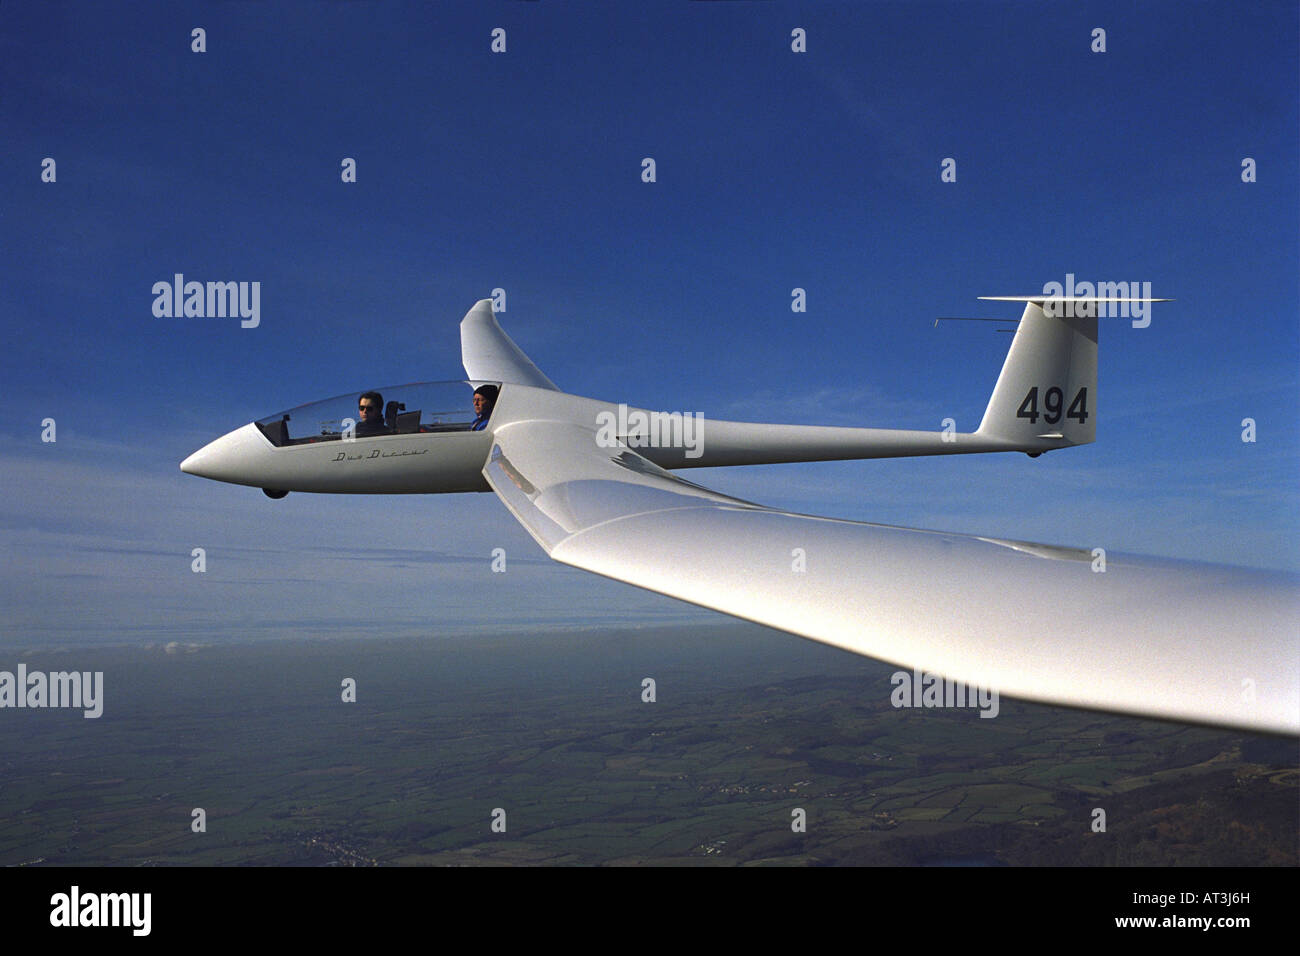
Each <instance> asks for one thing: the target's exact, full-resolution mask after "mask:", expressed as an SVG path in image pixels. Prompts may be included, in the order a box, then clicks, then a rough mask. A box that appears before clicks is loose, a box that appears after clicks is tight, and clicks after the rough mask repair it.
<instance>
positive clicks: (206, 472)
mask: <svg viewBox="0 0 1300 956" xmlns="http://www.w3.org/2000/svg"><path fill="white" fill-rule="evenodd" d="M259 442H260V443H261V444H262V445H265V444H266V439H265V438H263V437H262V435H261V434H260V433H259V432H258V431H257V426H256V425H254V424H252V423H249V424H247V425H245V426H244V427H243V428H236V429H235V430H234V431H233V432H229V433H227V434H225V435H222V436H221V437H220V438H218V439H217V440H216V441H212V442H209V443H208V444H206V445H204V446H203V447H202V448H200V449H199V450H198V451H196V452H195V453H194V454H192V455H190V456H189V457H188V458H186V459H185V460H184V461H183V462H181V471H183V472H185V473H186V474H187V475H198V476H199V477H200V478H211V479H213V480H214V481H231V482H234V483H236V484H250V483H253V480H254V479H255V475H254V474H253V472H254V470H256V467H257V461H258V458H259V455H258V452H259V451H260V450H261V449H259V448H258V447H257V444H258V443H259Z"/></svg>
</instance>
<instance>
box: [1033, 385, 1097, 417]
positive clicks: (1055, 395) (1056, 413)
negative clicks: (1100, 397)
mask: <svg viewBox="0 0 1300 956" xmlns="http://www.w3.org/2000/svg"><path fill="white" fill-rule="evenodd" d="M1064 402H1065V395H1064V393H1063V392H1062V391H1061V390H1060V389H1059V388H1057V387H1056V386H1055V385H1053V386H1052V387H1051V388H1049V389H1048V390H1047V391H1046V392H1044V393H1043V410H1042V412H1041V414H1042V416H1043V421H1044V422H1046V423H1047V424H1048V425H1055V424H1056V423H1057V422H1059V421H1060V420H1061V407H1062V405H1063V403H1064ZM1039 414H1040V413H1039V410H1038V386H1037V385H1035V386H1034V387H1033V388H1031V389H1030V390H1029V394H1028V395H1026V396H1025V400H1024V401H1023V402H1021V403H1020V410H1019V411H1017V412H1016V418H1027V419H1029V424H1031V425H1036V424H1038V416H1039ZM1065 417H1066V418H1073V419H1074V420H1075V421H1077V422H1078V423H1079V424H1080V425H1082V424H1083V423H1084V422H1086V421H1087V420H1088V389H1087V388H1081V389H1079V391H1078V392H1077V393H1076V394H1075V396H1074V401H1072V402H1070V407H1069V408H1067V409H1066V410H1065Z"/></svg>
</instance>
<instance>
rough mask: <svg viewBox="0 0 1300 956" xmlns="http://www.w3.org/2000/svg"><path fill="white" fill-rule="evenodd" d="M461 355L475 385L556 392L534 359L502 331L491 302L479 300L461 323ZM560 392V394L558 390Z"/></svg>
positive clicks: (552, 383) (467, 373)
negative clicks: (509, 384)
mask: <svg viewBox="0 0 1300 956" xmlns="http://www.w3.org/2000/svg"><path fill="white" fill-rule="evenodd" d="M460 355H461V362H462V364H463V365H464V366H465V374H466V375H468V376H469V377H470V380H471V381H474V382H503V383H513V384H515V385H531V386H532V387H533V388H549V389H553V390H557V389H555V383H554V382H552V381H551V380H550V379H549V378H547V377H546V376H545V375H543V374H542V370H541V369H539V368H538V367H537V366H536V365H534V364H533V361H532V359H530V358H529V357H528V356H527V355H525V354H524V353H523V350H521V349H520V348H519V346H517V345H515V343H514V341H513V340H512V339H511V338H510V336H508V335H506V334H505V332H503V331H501V326H499V325H498V324H497V319H496V316H495V315H493V314H492V300H491V299H480V300H479V301H478V302H475V303H474V307H473V308H472V309H470V310H469V311H468V312H466V313H465V318H463V319H461V320H460ZM557 391H558V390H557Z"/></svg>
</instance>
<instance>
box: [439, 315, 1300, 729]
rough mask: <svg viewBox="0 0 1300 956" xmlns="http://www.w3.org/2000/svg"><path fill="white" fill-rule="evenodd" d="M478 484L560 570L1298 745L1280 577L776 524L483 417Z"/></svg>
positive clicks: (1025, 693)
mask: <svg viewBox="0 0 1300 956" xmlns="http://www.w3.org/2000/svg"><path fill="white" fill-rule="evenodd" d="M480 304H481V303H480ZM466 321H467V322H468V321H469V319H468V318H467V319H466ZM493 325H495V322H493ZM462 328H463V327H462ZM506 341H507V342H508V341H509V340H508V339H507V340H506ZM511 344H512V345H513V343H511ZM525 361H526V360H525ZM531 365H532V363H531V362H530V363H529V366H531ZM466 368H467V369H468V368H469V361H468V359H467V360H466ZM470 374H471V377H478V375H477V373H476V371H475V370H470ZM537 374H539V375H540V374H541V373H540V372H539V373H537ZM496 377H497V378H500V377H501V376H500V375H497V376H496ZM483 473H484V475H485V476H486V478H487V480H488V482H489V483H490V484H491V485H492V488H493V489H494V490H495V491H496V493H497V495H498V496H499V497H500V498H501V499H502V501H504V502H505V504H506V506H507V507H508V508H509V509H510V510H511V511H512V512H513V513H514V515H515V517H516V518H518V519H519V521H520V522H521V523H522V524H523V525H524V527H525V528H527V529H528V531H529V532H530V533H531V534H532V535H533V537H534V538H536V539H537V541H538V543H539V544H541V546H542V547H543V548H544V549H546V551H547V553H548V554H550V556H551V557H552V558H555V559H556V560H557V561H562V562H564V563H565V564H571V565H574V566H575V567H579V568H584V569H586V570H588V571H594V572H596V573H597V574H603V575H605V576H607V577H611V578H615V579H617V580H619V581H626V582H628V583H629V584H635V585H638V586H640V587H644V588H648V589H650V590H652V591H658V592H660V593H662V594H668V595H671V596H673V597H676V598H681V599H682V600H685V601H690V602H692V603H694V604H700V605H703V606H704V607H708V608H713V609H715V610H718V611H722V612H723V613H726V614H731V615H734V616H736V617H740V618H745V619H747V620H751V621H757V622H759V623H761V624H766V625H769V626H771V627H775V628H780V629H781V630H785V631H790V632H791V633H794V634H799V635H802V636H803V637H808V638H812V639H813V640H817V641H822V642H824V643H827V644H833V645H835V646H837V647H842V648H844V649H846V650H849V651H853V652H855V653H858V654H865V655H867V656H869V657H874V658H878V659H880V660H884V661H889V662H891V663H894V664H896V665H899V666H901V667H905V668H917V669H920V670H922V671H926V672H929V673H932V674H941V675H944V676H946V677H947V678H949V679H951V680H956V681H963V682H965V683H966V684H967V685H969V686H977V687H980V688H984V689H987V690H997V691H999V692H1000V693H1003V694H1008V695H1011V696H1014V697H1019V698H1023V699H1026V700H1036V701H1042V702H1045V703H1052V704H1064V705H1068V706H1076V707H1086V708H1096V709H1099V710H1106V711H1115V712H1120V713H1128V714H1136V715H1142V716H1150V717H1161V718H1168V719H1172V720H1179V721H1188V722H1192V723H1208V724H1216V725H1225V726H1232V727H1241V728H1247V729H1252V730H1263V731H1271V732H1281V733H1289V734H1295V733H1300V666H1298V661H1300V655H1298V654H1297V643H1296V635H1297V621H1300V599H1298V597H1297V596H1298V595H1300V587H1298V586H1297V578H1296V576H1294V575H1288V574H1283V573H1272V572H1265V571H1253V570H1246V569H1241V568H1229V567H1221V566H1215V565H1204V564H1194V563H1189V562H1179V561H1163V560H1160V559H1151V558H1133V557H1130V556H1124V555H1117V554H1114V553H1109V554H1107V555H1105V570H1104V571H1102V572H1098V571H1095V570H1094V567H1095V566H1098V567H1099V566H1100V565H1098V564H1097V563H1096V560H1095V558H1094V555H1093V554H1092V553H1091V552H1090V551H1087V550H1079V549H1073V548H1058V547H1053V546H1049V545H1036V544H1030V543H1027V542H1019V541H1003V540H998V539H992V538H978V537H972V536H968V535H960V534H945V533H940V532H931V531H920V530H916V529H911V528H896V527H889V526H885V525H873V524H862V523H858V522H852V521H840V520H834V519H829V518H818V517H813V516H809V515H798V514H790V513H787V512H783V511H777V510H774V509H771V508H765V507H762V506H759V505H754V504H750V503H748V502H743V501H739V500H737V499H734V498H728V497H726V496H725V495H719V494H715V493H714V492H711V491H708V490H707V489H704V488H701V487H699V486H698V485H694V484H692V483H690V482H687V481H684V480H682V479H680V478H677V477H676V476H674V475H673V474H671V473H670V472H667V471H664V470H663V469H661V468H659V467H658V466H656V465H654V464H652V463H651V462H649V461H647V460H646V459H645V458H643V457H642V456H640V455H638V454H637V453H636V452H634V451H632V450H631V449H629V448H626V447H624V446H622V445H619V446H617V447H613V448H602V447H598V445H597V443H596V433H595V432H594V431H593V430H592V429H590V428H586V427H583V426H581V425H578V424H575V423H573V422H567V421H541V420H526V421H524V420H519V421H513V422H505V421H503V422H498V423H497V427H496V430H495V442H494V445H493V449H492V452H491V456H490V458H489V460H488V462H487V464H486V466H485V467H484V471H483ZM801 565H802V566H803V570H799V568H800V566H801Z"/></svg>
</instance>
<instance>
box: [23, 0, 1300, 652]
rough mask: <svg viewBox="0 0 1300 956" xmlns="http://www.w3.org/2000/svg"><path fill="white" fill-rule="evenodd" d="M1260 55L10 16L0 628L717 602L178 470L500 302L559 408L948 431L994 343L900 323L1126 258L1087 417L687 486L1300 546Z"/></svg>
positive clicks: (1264, 33)
mask: <svg viewBox="0 0 1300 956" xmlns="http://www.w3.org/2000/svg"><path fill="white" fill-rule="evenodd" d="M196 27H201V28H203V29H204V30H205V31H206V52H202V53H196V52H193V51H192V50H191V44H192V39H191V31H192V30H193V29H194V28H196ZM497 28H500V29H502V30H504V31H505V43H506V49H505V52H502V53H494V52H493V51H492V49H491V47H492V42H493V36H492V34H493V30H494V29H497ZM1096 28H1101V29H1103V30H1104V31H1105V51H1104V52H1094V51H1093V49H1092V47H1093V46H1094V44H1095V42H1096V41H1094V38H1093V31H1094V30H1095V29H1096ZM795 29H801V30H803V31H804V32H805V35H806V52H795V51H793V50H792V48H791V47H792V43H793V42H794V41H793V40H792V36H791V33H792V31H793V30H795ZM1298 36H1300V22H1298V14H1297V7H1296V4H1295V3H1294V2H1277V3H1267V2H1266V3H1252V4H1237V3H1188V2H1183V0H1179V2H1171V3H1143V4H1133V3H1129V2H1123V3H1086V2H1084V3H1079V2H1069V3H1044V2H1033V3H976V2H955V3H883V4H873V3H852V4H832V3H812V2H803V3H787V2H772V3H745V2H726V3H693V2H685V0H681V2H676V0H675V2H659V3H637V4H630V3H629V4H621V3H620V4H610V3H594V2H593V3H582V4H580V3H564V2H550V0H542V2H538V3H526V2H504V0H503V2H474V3H436V4H434V3H390V2H382V0H376V2H364V0H358V2H319V3H308V4H288V3H245V2H210V3H182V2H167V3H145V2H136V3H130V4H103V3H97V2H95V3H92V2H79V3H58V2H39V3H37V2H14V0H6V2H4V3H3V4H0V133H3V142H4V147H3V149H2V150H0V183H2V184H3V189H2V190H0V251H2V252H3V255H0V316H2V317H3V322H4V328H5V332H6V333H7V336H6V337H7V347H6V348H5V349H4V350H3V353H0V369H3V380H4V383H5V386H6V388H5V391H6V393H7V394H8V395H9V396H10V397H11V399H13V400H14V405H13V407H11V410H10V413H9V414H8V415H5V416H4V417H3V422H2V423H0V443H2V444H3V448H4V454H3V457H2V458H0V478H2V480H3V482H4V487H5V489H6V494H5V496H4V500H3V505H2V506H0V541H2V542H3V561H4V566H5V567H4V571H5V573H4V576H3V583H0V600H2V601H3V606H4V608H5V616H4V619H5V623H4V625H3V627H2V628H0V634H2V635H3V640H4V641H5V642H6V643H10V644H50V643H53V644H58V643H63V642H68V643H81V642H85V641H101V640H124V641H138V640H162V641H170V640H179V641H189V640H193V641H208V640H216V639H223V638H224V639H235V638H244V637H256V636H259V635H262V636H274V635H277V634H289V633H304V632H306V633H321V634H326V633H347V634H366V633H374V634H397V633H412V634H419V633H437V632H439V631H440V630H470V629H473V630H494V631H499V630H504V629H515V628H519V629H523V628H529V627H536V626H565V627H587V626H601V625H604V624H608V623H614V622H618V623H625V622H653V623H663V622H667V621H692V622H693V621H698V622H705V621H712V620H716V619H717V616H716V615H713V614H711V613H709V612H705V611H702V610H697V609H693V608H690V607H689V606H687V605H684V604H681V603H679V602H676V601H673V600H672V599H669V598H664V597H659V596H656V595H652V594H649V593H647V592H642V591H639V590H637V589H634V588H631V587H628V586H626V585H621V584H617V583H614V582H610V581H606V580H604V579H600V578H596V577H592V576H589V575H585V574H583V573H582V572H578V571H575V570H572V569H569V568H565V567H563V566H560V565H556V564H552V563H551V562H550V561H549V560H547V559H546V558H545V557H544V555H543V554H542V552H541V551H540V549H539V548H538V547H537V546H536V545H535V544H534V543H533V542H532V540H531V538H529V537H528V535H527V534H526V533H525V532H524V531H523V530H522V529H521V528H519V527H518V526H517V525H516V523H515V522H514V520H513V518H511V516H510V515H509V514H508V512H506V510H505V509H504V508H503V507H502V506H501V505H500V504H499V503H498V502H497V501H496V500H495V497H494V496H492V495H460V496H442V497H422V496H398V497H335V496H313V495H303V494H291V495H289V497H288V498H286V499H284V500H283V501H279V502H273V501H270V500H269V499H267V498H265V497H264V496H263V495H262V494H261V493H260V492H258V491H256V490H253V489H247V488H241V487H235V486H227V485H221V484H218V483H214V482H209V481H204V480H202V479H198V478H195V477H192V476H188V475H183V474H182V473H181V472H180V471H179V470H178V469H177V465H178V463H179V462H180V460H181V459H182V458H184V457H185V456H186V455H188V454H189V453H190V452H192V451H194V450H195V449H196V448H198V447H200V446H201V445H203V444H205V443H206V442H208V441H210V440H211V439H212V438H215V437H217V436H218V435H220V434H222V433H224V432H226V431H228V430H230V429H232V428H234V427H237V426H238V425H240V424H243V423H245V422H247V421H249V420H251V419H253V418H257V417H261V416H265V415H267V414H270V413H273V412H275V411H277V410H280V409H283V408H288V407H290V406H294V405H298V404H301V403H304V402H308V401H312V400H315V399H320V398H326V397H329V396H332V395H335V394H339V393H342V392H347V391H349V390H356V391H360V390H362V389H365V388H370V387H376V386H382V385H387V384H392V383H398V382H411V381H422V380H439V379H453V378H459V377H461V376H462V374H463V371H462V368H461V365H460V349H459V336H458V330H457V323H458V322H459V320H460V318H461V317H462V316H463V315H464V313H465V311H466V310H467V309H468V308H469V307H470V306H471V305H472V304H473V302H474V301H475V300H477V299H479V298H482V297H484V296H487V295H488V294H490V292H491V290H492V289H494V288H502V289H504V290H506V295H507V299H506V301H507V306H506V312H505V313H504V314H503V315H501V316H500V320H501V322H502V324H503V327H504V328H505V329H506V330H507V331H508V332H509V333H510V334H511V335H512V336H513V337H514V339H515V341H516V342H518V343H519V345H520V346H521V347H522V348H523V349H524V350H525V351H526V352H527V353H528V354H529V355H530V356H531V357H532V358H533V360H534V361H535V362H536V363H537V364H538V366H539V367H540V368H541V369H542V370H543V371H544V372H546V374H547V375H549V376H550V378H551V379H553V380H554V381H555V382H556V383H557V384H558V385H559V386H560V387H561V388H564V389H566V390H568V391H573V392H577V393H579V394H584V395H589V396H592V397H596V398H602V399H608V400H612V401H626V402H628V403H629V404H634V405H641V406H647V407H656V408H664V409H669V410H681V411H689V412H695V411H699V412H702V413H704V414H705V415H706V416H710V417H720V418H735V419H746V420H755V421H779V422H793V423H810V424H811V423H820V424H844V425H869V426H877V427H898V428H923V429H938V428H939V427H940V423H941V421H942V420H943V419H944V418H946V417H952V418H954V419H955V420H956V422H957V425H958V428H959V429H960V430H962V431H969V430H973V429H974V427H975V426H976V425H977V424H978V421H979V417H980V415H981V414H982V412H983V409H984V406H985V404H986V402H987V400H988V397H989V393H990V391H991V389H992V386H993V383H994V381H995V380H996V377H997V373H998V370H999V369H1000V367H1001V363H1002V359H1003V357H1004V355H1005V351H1006V348H1007V346H1008V345H1009V343H1010V336H1009V335H1006V334H1003V333H999V332H997V331H995V328H996V326H994V325H992V324H988V323H942V324H940V325H939V327H938V328H935V327H934V324H933V319H934V318H935V317H936V316H939V315H965V316H987V317H1006V318H1009V319H1014V318H1016V317H1018V315H1019V310H1018V309H1017V308H1016V307H1015V306H1014V305H1007V304H998V303H986V302H979V301H977V299H976V297H977V296H979V295H989V294H994V295H996V294H1026V293H1032V292H1037V291H1040V290H1041V289H1042V288H1043V286H1044V283H1047V282H1051V281H1057V282H1062V283H1063V282H1065V280H1066V276H1067V274H1073V275H1074V276H1075V277H1076V279H1079V280H1088V281H1094V282H1095V281H1138V282H1150V283H1151V290H1152V294H1153V295H1156V296H1168V297H1173V298H1175V299H1176V300H1177V301H1176V302H1173V303H1169V304H1164V305H1156V306H1155V307H1154V309H1153V312H1152V321H1151V324H1150V326H1149V327H1148V328H1144V329H1136V328H1133V327H1132V326H1131V324H1130V323H1129V322H1128V321H1127V320H1125V319H1111V320H1103V327H1102V330H1101V355H1100V375H1099V379H1100V381H1099V387H1098V396H1097V397H1096V400H1095V407H1096V410H1097V414H1098V440H1097V443H1096V444H1095V445H1091V446H1087V447H1083V448H1076V449H1070V450H1066V451H1062V452H1058V453H1053V454H1051V455H1048V456H1045V457H1043V458H1040V459H1038V460H1034V461H1031V460H1029V459H1027V458H1025V457H1024V456H1020V455H1015V456H1012V455H1004V456H981V457H964V456H959V457H954V458H950V459H918V460H910V461H877V462H847V463H830V464H812V465H780V466H770V467H763V468H750V469H736V470H712V471H702V472H696V473H694V474H692V475H690V477H691V478H692V479H693V480H697V481H700V482H701V483H703V484H705V485H708V486H710V487H713V488H716V489H717V490H719V491H723V492H727V493H730V494H734V495H738V496H740V497H743V498H748V499H751V500H756V501H760V502H763V503H765V504H770V505H774V506H779V507H786V508H791V509H795V510H799V511H805V512H812V513H818V514H827V515H834V516H837V517H846V518H855V519H863V520H872V521H881V522H888V523H894V524H902V525H910V526H918V527H929V528H941V529H945V530H954V531H968V532H977V533H984V534H995V535H999V536H1004V537H1015V538H1024V539H1030V540H1039V541H1046V542H1051V543H1059V544H1069V545H1078V546H1086V547H1090V548H1091V547H1097V546H1102V547H1106V548H1108V549H1113V550H1122V551H1136V552H1145V553H1151V554H1160V555H1172V556H1178V557H1188V558H1196V559H1201V560H1208V561H1220V562H1226V563H1235V564H1247V565H1256V566H1262V567H1273V568H1286V569H1292V570H1296V569H1300V545H1297V543H1296V542H1297V540H1298V539H1297V534H1298V533H1300V506H1298V504H1297V494H1296V491H1297V488H1296V482H1297V475H1298V474H1300V469H1298V468H1297V465H1298V464H1300V421H1298V419H1300V415H1298V413H1297V397H1298V396H1300V362H1298V361H1297V360H1298V358H1300V289H1298V288H1297V286H1298V284H1300V268H1298V264H1300V170H1298V169H1297V165H1298V164H1300V95H1298V80H1297V77H1300V56H1298V43H1297V37H1298ZM47 157H48V158H51V159H53V160H54V161H55V167H54V169H55V181H54V182H45V181H43V180H42V168H43V167H42V163H43V160H45V159H46V158H47ZM647 157H648V158H652V159H653V160H654V161H655V175H656V181H655V182H652V183H647V182H643V181H642V169H643V166H642V161H643V160H644V159H645V158H647ZM344 158H352V159H354V160H355V161H356V169H357V181H356V182H355V183H345V182H343V181H342V179H341V175H340V173H341V163H342V161H343V160H344ZM949 158H950V159H952V160H954V161H955V170H956V181H955V182H943V181H942V180H941V175H940V174H941V164H942V163H943V162H944V160H945V159H949ZM1247 158H1250V159H1251V160H1253V161H1254V168H1255V178H1256V181H1254V182H1243V181H1242V168H1243V167H1242V164H1243V161H1244V160H1245V159H1247ZM178 272H179V273H183V274H184V275H185V276H186V277H187V278H189V279H197V280H199V281H208V280H213V281H226V280H234V281H257V282H260V284H261V286H260V288H261V313H260V324H259V325H258V326H257V327H256V328H247V329H246V328H241V326H240V322H239V320H238V319H233V318H226V319H209V318H193V317H191V318H184V317H182V318H159V317H156V316H155V315H154V314H153V310H152V306H153V300H154V296H153V294H152V292H151V289H152V286H153V284H154V283H155V282H158V281H170V280H171V278H172V276H173V275H174V274H175V273H178ZM795 288H800V289H803V290H805V292H806V302H807V311H806V312H802V313H796V312H793V311H792V309H791V301H792V298H791V294H792V290H793V289H795ZM47 418H51V419H54V421H55V423H56V429H57V431H56V435H57V441H55V442H53V443H48V442H42V440H41V435H42V421H43V420H44V419H47ZM1245 418H1251V419H1253V420H1254V421H1255V423H1256V426H1255V427H1256V435H1257V440H1256V441H1255V442H1253V443H1246V442H1243V441H1242V431H1243V428H1242V420H1243V419H1245ZM496 547H503V548H505V549H506V552H507V555H508V571H507V573H506V574H504V575H502V574H493V573H491V571H490V566H489V561H490V554H491V552H492V549H493V548H496ZM194 548H203V549H205V551H206V561H207V570H206V571H205V572H204V573H202V574H196V573H193V572H192V571H191V561H192V558H191V552H192V549H194Z"/></svg>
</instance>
